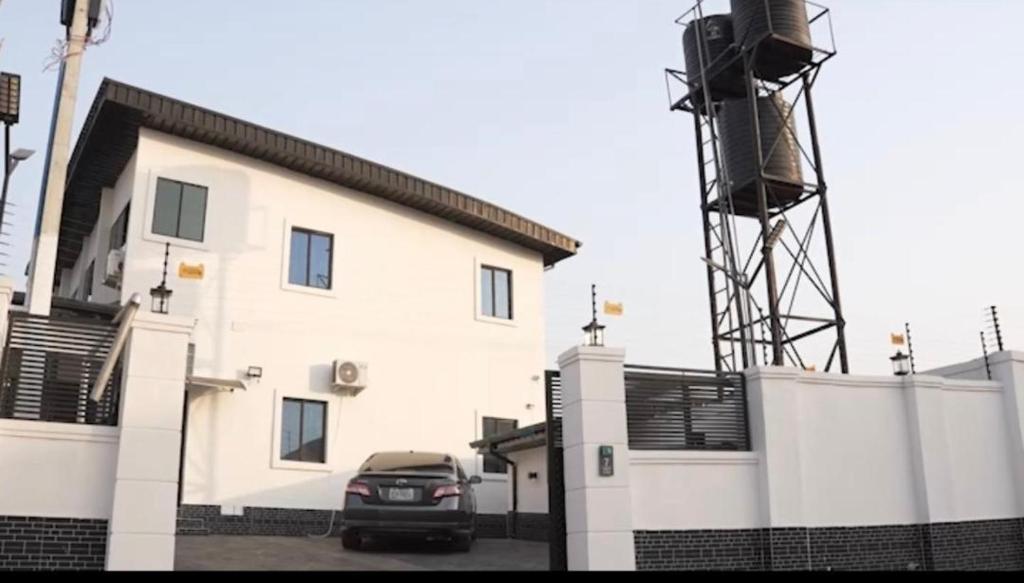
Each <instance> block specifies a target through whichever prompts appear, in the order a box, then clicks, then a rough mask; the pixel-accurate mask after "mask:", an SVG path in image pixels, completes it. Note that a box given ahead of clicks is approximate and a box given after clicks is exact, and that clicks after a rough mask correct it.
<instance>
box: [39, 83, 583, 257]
mask: <svg viewBox="0 0 1024 583" xmlns="http://www.w3.org/2000/svg"><path fill="white" fill-rule="evenodd" d="M140 127H146V128H150V129H154V130H157V131H161V132H164V133H167V134H172V135H175V136H180V137H183V138H186V139H189V140H193V141H196V142H200V143H204V144H209V145H212V146H216V147H218V148H223V149H225V150H230V151H232V152H237V153H240V154H244V155H246V156H249V157H251V158H255V159H258V160H263V161H265V162H269V163H271V164H276V165H278V166H281V167H283V168H287V169H289V170H293V171H295V172H301V173H303V174H306V175H308V176H312V177H314V178H320V179H323V180H327V181H329V182H333V183H335V184H340V185H342V186H346V187H349V188H352V189H355V190H359V191H362V192H366V193H368V194H372V195H376V196H379V197H381V198H384V199H387V200H390V201H392V202H396V203H399V204H402V205H405V206H408V207H411V208H414V209H416V210H419V211H422V212H425V213H427V214H431V215H434V216H437V217H441V218H443V219H447V220H449V221H452V222H454V223H458V224H460V225H464V226H467V227H470V228H473V229H476V230H478V231H482V232H484V233H488V234H490V235H494V236H496V237H500V238H502V239H505V240H507V241H511V242H513V243H516V244H519V245H521V246H523V247H526V248H528V249H533V250H535V251H538V252H540V253H541V254H542V255H543V257H544V263H545V265H553V264H555V263H557V262H558V261H561V260H562V259H566V258H568V257H570V256H572V255H574V254H575V253H576V251H577V249H578V248H579V246H580V245H581V244H580V243H579V242H578V241H576V240H574V239H572V238H571V237H568V236H566V235H563V234H561V233H559V232H557V231H554V230H552V229H549V228H548V227H545V226H543V225H540V224H538V223H535V222H533V221H530V220H528V219H526V218H523V217H521V216H519V215H517V214H515V213H511V212H509V211H507V210H505V209H502V208H500V207H497V206H495V205H492V204H489V203H487V202H484V201H482V200H480V199H477V198H473V197H471V196H469V195H466V194H463V193H461V192H457V191H454V190H452V189H450V188H446V187H444V186H440V185H438V184H434V183H432V182H428V181H426V180H422V179H420V178H416V177H415V176H410V175H408V174H405V173H403V172H399V171H398V170H394V169H391V168H388V167H386V166H382V165H380V164H376V163H374V162H370V161H367V160H363V159H361V158H357V157H355V156H352V155H351V154H347V153H345V152H341V151H338V150H334V149H331V148H328V147H326V146H322V145H319V144H314V143H312V142H309V141H306V140H302V139H299V138H296V137H293V136H289V135H287V134H283V133H281V132H276V131H274V130H270V129H267V128H264V127H261V126H258V125H256V124H253V123H249V122H247V121H243V120H240V119H236V118H233V117H230V116H227V115H224V114H221V113H217V112H214V111H210V110H208V109H203V108H201V107H197V106H195V105H191V104H188V103H184V102H182V101H178V100H176V99H172V98H170V97H166V96H164V95H159V94H157V93H153V92H151V91H146V90H144V89H139V88H138V87H133V86H131V85H126V84H124V83H120V82H118V81H114V80H111V79H104V80H103V83H101V84H100V88H99V91H98V92H97V93H96V98H95V100H94V101H93V104H92V108H91V109H90V110H89V115H88V117H87V118H86V120H85V125H84V126H83V128H82V132H81V134H80V136H79V138H78V144H77V145H76V146H75V151H74V154H73V155H72V157H71V163H70V166H69V169H68V187H67V192H66V194H65V200H64V215H63V218H62V221H61V235H60V248H59V251H58V267H61V268H66V267H71V266H72V265H73V264H74V261H75V259H76V258H77V257H78V254H79V252H80V250H81V246H82V239H83V237H84V236H85V235H87V234H88V233H87V232H86V231H88V229H89V228H91V226H92V224H93V223H95V221H96V217H97V216H98V214H99V200H100V189H101V188H103V187H112V186H113V185H114V182H115V181H116V180H117V177H118V176H119V175H120V174H121V171H122V170H123V169H124V167H125V165H126V164H127V163H128V160H129V159H130V158H131V156H132V154H133V153H134V152H135V148H136V145H137V144H138V137H139V128H140ZM58 274H59V271H58Z"/></svg>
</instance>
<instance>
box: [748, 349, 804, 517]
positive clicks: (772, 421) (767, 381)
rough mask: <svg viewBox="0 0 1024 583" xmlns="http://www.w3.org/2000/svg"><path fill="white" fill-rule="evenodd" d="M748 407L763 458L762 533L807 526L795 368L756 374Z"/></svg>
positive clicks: (756, 445)
mask: <svg viewBox="0 0 1024 583" xmlns="http://www.w3.org/2000/svg"><path fill="white" fill-rule="evenodd" d="M744 374H745V375H746V378H747V403H748V407H749V408H750V410H749V419H750V440H751V445H752V449H753V450H754V451H755V452H757V453H758V454H760V460H759V464H758V468H759V472H760V482H761V487H760V507H761V523H762V525H763V526H764V527H774V528H789V527H802V526H804V525H805V520H804V510H803V500H804V493H803V489H804V488H803V485H804V472H803V467H802V462H801V459H800V458H801V452H800V416H801V415H800V399H799V386H798V377H799V376H800V374H801V371H800V370H798V369H794V368H782V367H765V368H752V369H750V370H748V371H746V372H745V373H744Z"/></svg>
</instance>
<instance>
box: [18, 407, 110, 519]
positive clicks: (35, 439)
mask: <svg viewBox="0 0 1024 583" xmlns="http://www.w3.org/2000/svg"><path fill="white" fill-rule="evenodd" d="M118 435H119V430H118V429H117V428H116V427H93V426H81V425H72V424H65V423H39V422H35V421H17V420H13V419H0V516H32V517H47V518H51V517H52V518H66V517H71V518H84V519H103V520H106V519H109V518H110V511H111V503H112V501H113V498H114V493H113V488H114V466H115V464H116V462H117V442H118Z"/></svg>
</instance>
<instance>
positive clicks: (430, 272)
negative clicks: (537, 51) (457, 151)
mask: <svg viewBox="0 0 1024 583" xmlns="http://www.w3.org/2000/svg"><path fill="white" fill-rule="evenodd" d="M168 244H169V247H168ZM578 246H579V243H578V242H577V241H575V240H574V239H572V238H570V237H567V236H565V235H563V234H560V233H558V232H556V231H554V230H552V229H549V228H547V227H545V226H542V225H540V224H537V223H535V222H532V221H530V220H528V219H525V218H523V217H521V216H518V215H516V214H514V213H511V212H509V211H506V210H504V209H502V208H499V207H497V206H494V205H491V204H488V203H486V202H484V201H482V200H479V199H476V198H473V197H470V196H467V195H465V194H462V193H459V192H456V191H453V190H451V189H449V188H445V187H443V186H440V185H437V184H433V183H430V182H427V181H425V180H421V179H419V178H416V177H413V176H410V175H407V174H404V173H402V172H399V171H396V170H393V169H390V168H387V167H384V166H381V165H379V164H375V163H372V162H369V161H366V160H363V159H360V158H356V157H354V156H351V155H349V154H346V153H344V152H340V151H337V150H333V149H331V148H328V147H326V146H321V145H317V144H313V143H310V142H308V141H304V140H301V139H298V138H294V137H291V136H288V135H284V134H281V133H279V132H275V131H273V130H269V129H266V128H263V127H260V126H257V125H255V124H252V123H249V122H246V121H243V120H239V119H235V118H232V117H229V116H226V115H223V114H220V113H216V112H213V111H209V110H206V109H203V108H200V107H197V106H194V105H190V104H188V103H183V102H181V101H178V100H175V99H172V98H169V97H166V96H163V95H158V94H155V93H152V92H149V91H146V90H143V89H139V88H136V87H132V86H129V85H125V84H122V83H119V82H116V81H112V80H105V81H104V82H103V84H102V85H101V86H100V88H99V91H98V93H97V95H96V98H95V101H94V103H93V104H92V108H91V110H90V113H89V116H88V118H87V120H86V122H85V124H84V127H83V129H82V132H81V135H80V137H79V140H78V143H77V146H76V149H75V151H74V154H73V157H72V161H71V167H70V170H69V179H68V189H67V193H66V197H65V203H64V212H63V221H62V229H61V237H60V243H59V257H58V269H57V273H58V276H57V277H58V281H57V282H55V289H56V290H57V295H59V296H62V297H65V298H77V299H80V300H85V301H90V302H94V303H109V304H123V303H124V302H125V301H127V299H128V298H129V297H130V296H131V295H132V294H134V293H139V294H142V296H143V297H144V298H145V301H144V304H143V309H150V298H149V292H150V289H151V288H153V287H155V286H157V285H158V284H159V283H160V282H161V280H162V277H163V274H164V269H165V267H164V266H165V252H166V253H167V268H166V272H167V282H166V287H168V288H170V289H171V290H172V292H173V293H172V295H171V297H170V301H169V308H168V311H169V313H170V314H172V315H176V316H187V317H193V318H195V332H194V335H193V337H192V339H191V343H192V345H193V348H192V350H193V355H192V358H191V363H190V365H189V366H188V369H189V370H188V375H189V379H190V382H189V384H188V387H187V389H186V388H183V390H187V399H186V412H187V415H186V416H185V431H184V442H185V447H184V454H183V456H182V458H183V460H182V476H183V478H182V487H181V501H182V503H183V512H182V514H181V515H182V516H185V517H190V518H193V519H196V518H198V519H201V520H200V522H203V521H205V524H197V525H196V528H205V529H208V530H213V531H217V532H241V533H244V532H252V533H262V534H271V533H285V532H292V531H301V530H302V529H303V528H305V527H309V525H310V524H312V523H313V522H316V521H322V519H323V516H324V513H325V512H326V511H330V510H334V509H339V508H340V506H341V502H342V499H343V491H344V486H345V483H346V481H347V480H348V479H349V478H350V477H351V476H352V474H353V472H354V471H355V469H356V468H357V467H358V466H359V465H360V463H361V462H363V461H364V460H365V459H366V458H367V456H369V455H370V454H372V453H374V452H376V451H381V450H411V449H416V450H429V451H444V452H450V453H452V454H454V455H457V456H459V457H460V458H461V461H462V463H463V465H464V466H465V467H466V469H467V471H469V472H473V473H476V474H478V475H481V476H482V477H483V478H484V483H483V484H482V485H481V486H478V496H479V504H480V512H481V513H483V514H490V515H494V517H495V518H496V519H500V520H503V516H504V514H505V513H506V511H507V510H508V508H507V504H508V503H507V495H506V492H507V488H506V484H505V480H506V477H505V473H504V472H505V467H504V466H503V464H502V462H501V461H500V460H496V459H490V458H488V459H485V458H484V457H483V456H479V455H477V454H476V452H474V451H473V450H472V449H471V448H470V447H469V445H468V444H469V443H470V442H471V441H473V440H474V439H476V438H481V437H486V436H488V435H489V434H493V433H500V432H503V431H507V430H508V429H510V428H514V427H516V426H518V427H523V426H527V425H531V424H534V423H537V422H540V421H542V420H543V418H544V410H545V408H544V369H545V355H544V305H543V278H544V272H545V270H546V269H547V268H549V267H551V266H553V265H555V264H556V263H558V262H559V261H561V260H563V259H566V258H568V257H571V256H572V255H574V254H575V253H576V251H577V248H578ZM346 362H347V363H352V365H353V366H352V367H349V368H350V369H351V370H348V369H346V370H345V371H343V372H345V375H349V377H348V378H352V377H351V375H355V376H354V378H355V382H354V383H353V385H356V386H357V387H356V388H355V389H354V390H349V389H350V388H351V387H345V386H344V382H345V381H344V379H342V380H341V384H339V379H337V378H335V377H336V374H337V372H336V370H335V364H336V363H346ZM343 376H344V375H343ZM328 514H329V513H328ZM482 524H483V523H482ZM307 530H308V528H307Z"/></svg>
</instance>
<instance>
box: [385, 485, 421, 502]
mask: <svg viewBox="0 0 1024 583" xmlns="http://www.w3.org/2000/svg"><path fill="white" fill-rule="evenodd" d="M415 499H416V494H415V492H413V489H412V488H390V489H388V500H391V501H392V502H412V501H413V500H415Z"/></svg>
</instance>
